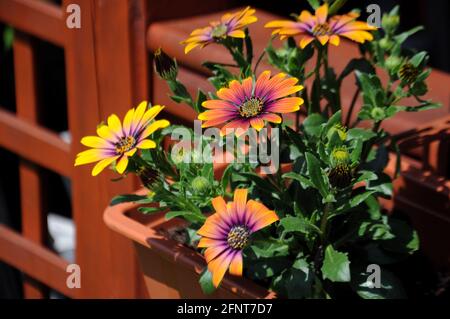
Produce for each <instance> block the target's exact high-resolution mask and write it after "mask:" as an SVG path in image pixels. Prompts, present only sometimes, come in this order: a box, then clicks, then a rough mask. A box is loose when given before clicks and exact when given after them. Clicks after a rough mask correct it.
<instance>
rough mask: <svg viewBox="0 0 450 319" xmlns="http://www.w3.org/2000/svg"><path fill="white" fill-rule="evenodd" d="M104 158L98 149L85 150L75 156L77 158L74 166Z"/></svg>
mask: <svg viewBox="0 0 450 319" xmlns="http://www.w3.org/2000/svg"><path fill="white" fill-rule="evenodd" d="M105 157H107V156H105V154H104V153H103V150H100V149H91V150H87V151H84V152H81V153H79V154H78V155H77V158H76V159H75V166H78V165H83V164H89V163H93V162H97V161H99V160H102V159H104V158H105Z"/></svg>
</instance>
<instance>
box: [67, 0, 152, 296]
mask: <svg viewBox="0 0 450 319" xmlns="http://www.w3.org/2000/svg"><path fill="white" fill-rule="evenodd" d="M139 1H140V0H127V1H123V0H120V1H119V0H114V1H108V2H105V1H88V0H77V1H73V0H69V1H64V3H63V5H66V4H68V3H77V4H79V5H80V6H81V7H82V8H83V10H82V11H81V14H82V16H81V19H82V21H83V27H82V28H81V29H79V30H70V29H67V30H66V37H67V38H68V44H67V46H66V69H67V70H66V71H67V83H68V87H67V89H68V106H69V128H70V131H71V134H72V137H73V141H74V142H73V144H72V158H75V155H76V154H77V153H78V152H80V151H82V150H84V149H85V147H84V146H82V145H81V144H80V143H79V142H78V141H79V140H80V139H81V138H82V137H83V136H85V135H92V134H95V127H96V126H97V124H98V123H100V122H101V121H103V120H106V118H107V116H108V115H110V114H111V113H116V114H118V115H119V116H121V117H123V116H124V115H125V112H126V110H128V109H129V108H131V107H134V106H135V105H136V104H137V103H138V102H139V101H140V100H143V99H145V98H146V97H147V92H146V88H147V86H146V85H143V86H142V85H141V86H139V85H138V86H136V87H134V83H135V80H136V79H142V77H143V74H144V75H145V73H142V71H137V70H134V71H131V70H132V69H135V68H136V67H144V65H142V64H137V66H134V65H135V64H134V63H138V62H139V61H144V60H145V58H142V57H141V58H139V56H138V55H139V54H144V55H145V54H146V51H145V46H143V45H141V46H139V45H137V44H136V43H135V42H134V41H137V39H138V38H139V37H141V38H143V37H144V35H143V34H141V35H140V36H139V34H135V35H134V36H133V37H131V36H130V33H131V30H130V28H133V27H136V25H137V31H136V32H139V29H140V30H142V31H141V32H144V30H145V27H143V26H141V25H140V24H139V23H138V22H137V21H136V19H138V20H139V21H141V22H140V23H141V24H142V23H144V20H143V18H142V17H140V16H139V12H140V9H138V8H139ZM135 37H136V38H135ZM141 41H142V40H141ZM139 48H140V49H139ZM134 50H136V52H135V51H134ZM139 50H140V53H139V52H138V51H139ZM135 58H136V60H133V59H135ZM132 61H133V62H132ZM142 88H144V89H145V92H143V91H144V90H143V89H142ZM91 169H92V167H89V166H88V165H86V166H81V167H78V168H77V169H76V170H74V172H73V175H72V199H73V214H74V219H75V223H76V225H77V233H78V237H77V238H78V239H77V247H79V249H77V252H76V261H77V263H78V264H79V265H80V266H81V268H82V270H83V271H84V279H83V280H84V283H85V284H84V286H83V287H82V290H81V294H80V296H82V297H85V298H89V297H94V298H95V297H97V298H98V297H105V298H111V297H128V298H133V297H139V295H140V294H141V292H142V290H141V288H140V285H141V280H142V279H141V278H140V276H138V275H137V273H138V265H137V261H136V257H135V255H134V253H133V250H132V245H131V243H129V242H127V241H126V240H124V239H123V238H121V237H120V236H118V235H117V234H115V233H113V232H111V231H110V230H109V229H108V228H107V227H106V225H105V224H104V223H103V219H102V212H103V209H104V207H105V206H106V205H107V204H108V203H109V201H110V199H111V198H112V196H114V195H117V194H119V193H126V192H130V191H132V190H133V189H135V188H136V184H135V181H134V180H133V179H132V178H129V179H126V180H123V181H121V182H120V183H111V178H112V177H117V176H115V175H113V174H112V173H111V172H108V171H107V170H105V172H104V173H102V174H101V175H100V176H98V177H95V178H94V177H92V176H91V174H90V171H91Z"/></svg>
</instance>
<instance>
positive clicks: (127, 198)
mask: <svg viewBox="0 0 450 319" xmlns="http://www.w3.org/2000/svg"><path fill="white" fill-rule="evenodd" d="M146 199H149V198H148V197H147V196H146V195H136V194H124V195H118V196H116V197H114V198H113V199H112V200H111V202H110V203H109V205H110V206H114V205H117V204H120V203H127V202H137V201H142V200H146Z"/></svg>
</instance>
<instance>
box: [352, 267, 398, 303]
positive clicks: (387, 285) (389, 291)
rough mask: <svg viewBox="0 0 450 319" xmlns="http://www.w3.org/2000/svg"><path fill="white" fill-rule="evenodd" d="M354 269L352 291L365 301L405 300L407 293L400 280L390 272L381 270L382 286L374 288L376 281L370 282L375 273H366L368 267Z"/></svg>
mask: <svg viewBox="0 0 450 319" xmlns="http://www.w3.org/2000/svg"><path fill="white" fill-rule="evenodd" d="M355 268H356V269H352V282H351V284H350V285H351V287H352V289H353V290H354V291H355V292H356V293H357V294H358V295H359V296H360V297H361V298H364V299H404V298H406V292H405V290H404V288H403V286H402V283H401V282H400V280H399V279H398V278H397V277H395V276H394V274H393V273H391V272H390V271H388V270H386V269H384V268H380V284H381V285H380V286H381V287H379V288H377V287H375V286H374V280H369V279H372V278H369V277H370V276H371V275H372V274H375V272H366V270H367V267H364V268H363V267H355Z"/></svg>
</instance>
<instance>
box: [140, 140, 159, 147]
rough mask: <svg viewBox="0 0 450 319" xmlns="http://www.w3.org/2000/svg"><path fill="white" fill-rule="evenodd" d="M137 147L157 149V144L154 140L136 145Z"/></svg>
mask: <svg viewBox="0 0 450 319" xmlns="http://www.w3.org/2000/svg"><path fill="white" fill-rule="evenodd" d="M136 147H137V148H140V149H148V148H155V147H156V143H155V142H154V141H152V140H143V141H142V142H140V143H139V144H138V145H136Z"/></svg>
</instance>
